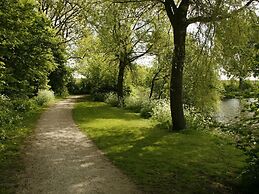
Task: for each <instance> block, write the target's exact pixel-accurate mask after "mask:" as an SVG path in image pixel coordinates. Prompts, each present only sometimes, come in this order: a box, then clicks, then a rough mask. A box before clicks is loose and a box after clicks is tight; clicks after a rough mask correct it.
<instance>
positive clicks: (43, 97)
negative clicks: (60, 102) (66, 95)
mask: <svg viewBox="0 0 259 194" xmlns="http://www.w3.org/2000/svg"><path fill="white" fill-rule="evenodd" d="M34 100H35V102H36V104H37V105H39V106H44V105H48V104H49V103H51V102H53V101H54V100H55V96H54V92H53V91H50V90H39V92H38V95H37V96H36V97H35V98H34Z"/></svg>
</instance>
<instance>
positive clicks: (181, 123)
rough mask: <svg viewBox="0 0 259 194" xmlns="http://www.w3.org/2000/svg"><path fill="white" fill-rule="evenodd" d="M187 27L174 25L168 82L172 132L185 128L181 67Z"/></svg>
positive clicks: (183, 58) (179, 24)
mask: <svg viewBox="0 0 259 194" xmlns="http://www.w3.org/2000/svg"><path fill="white" fill-rule="evenodd" d="M186 30H187V27H186V26H185V24H184V23H181V22H179V20H178V23H177V24H174V55H173V60H172V69H171V82H170V107H171V115H172V122H173V129H172V130H182V129H185V128H186V121H185V117H184V111H183V67H184V61H185V52H186V51H185V40H186Z"/></svg>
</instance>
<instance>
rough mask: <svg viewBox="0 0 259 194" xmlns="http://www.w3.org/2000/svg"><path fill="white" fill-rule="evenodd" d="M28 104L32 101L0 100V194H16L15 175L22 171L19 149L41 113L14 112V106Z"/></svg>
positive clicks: (37, 111)
mask: <svg viewBox="0 0 259 194" xmlns="http://www.w3.org/2000/svg"><path fill="white" fill-rule="evenodd" d="M28 102H29V103H33V100H28V99H25V100H24V101H23V102H22V101H21V100H19V102H17V101H14V100H10V99H5V100H3V98H2V97H1V99H0V108H1V109H0V172H1V173H0V193H3V194H8V193H10V194H11V193H15V192H16V188H17V182H18V180H17V178H18V177H17V174H18V173H19V172H20V171H21V169H23V166H22V164H23V162H22V159H21V158H20V157H21V154H20V148H21V146H22V145H23V143H24V140H25V138H26V137H27V136H28V135H29V134H30V133H31V132H32V130H33V129H34V127H35V124H36V121H37V119H38V118H39V116H40V113H41V109H38V108H37V107H35V108H33V109H32V110H30V108H28V110H27V111H24V110H22V112H19V111H17V110H14V109H15V108H14V107H15V106H17V105H19V106H21V104H27V103H28ZM7 104H8V105H7ZM14 104H15V105H14ZM3 108H4V110H3ZM3 117H4V121H3ZM6 121H7V122H6Z"/></svg>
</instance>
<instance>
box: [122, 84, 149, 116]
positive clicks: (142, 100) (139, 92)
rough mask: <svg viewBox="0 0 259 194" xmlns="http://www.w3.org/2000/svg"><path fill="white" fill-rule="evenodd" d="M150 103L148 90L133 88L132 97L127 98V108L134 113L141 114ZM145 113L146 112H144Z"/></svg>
mask: <svg viewBox="0 0 259 194" xmlns="http://www.w3.org/2000/svg"><path fill="white" fill-rule="evenodd" d="M148 101H149V99H148V94H147V89H146V88H142V87H138V88H134V87H132V88H131V93H130V95H129V96H128V97H126V98H125V107H126V108H127V109H129V110H132V111H134V112H141V109H142V108H144V106H145V104H146V103H148ZM143 112H145V111H144V110H143Z"/></svg>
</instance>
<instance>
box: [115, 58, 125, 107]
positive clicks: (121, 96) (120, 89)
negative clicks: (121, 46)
mask: <svg viewBox="0 0 259 194" xmlns="http://www.w3.org/2000/svg"><path fill="white" fill-rule="evenodd" d="M125 68H126V64H125V63H124V62H123V61H122V60H120V64H119V74H118V83H117V96H118V102H119V106H121V107H123V106H124V92H123V84H124V73H125Z"/></svg>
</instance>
